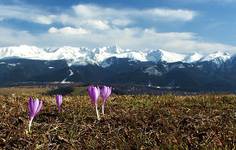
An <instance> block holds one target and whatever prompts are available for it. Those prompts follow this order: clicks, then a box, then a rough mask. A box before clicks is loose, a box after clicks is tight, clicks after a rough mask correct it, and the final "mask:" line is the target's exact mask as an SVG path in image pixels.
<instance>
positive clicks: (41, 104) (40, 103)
mask: <svg viewBox="0 0 236 150" xmlns="http://www.w3.org/2000/svg"><path fill="white" fill-rule="evenodd" d="M42 106H43V101H39V105H38V107H37V111H36V114H35V115H37V114H38V113H39V111H40V110H41V108H42Z"/></svg>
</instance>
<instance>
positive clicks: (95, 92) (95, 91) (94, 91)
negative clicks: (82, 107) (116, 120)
mask: <svg viewBox="0 0 236 150" xmlns="http://www.w3.org/2000/svg"><path fill="white" fill-rule="evenodd" d="M88 95H89V97H90V98H91V102H92V104H93V105H95V108H96V114H97V119H98V120H100V115H99V112H98V98H99V95H100V89H99V87H95V86H89V87H88Z"/></svg>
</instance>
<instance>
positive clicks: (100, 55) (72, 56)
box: [0, 45, 231, 66]
mask: <svg viewBox="0 0 236 150" xmlns="http://www.w3.org/2000/svg"><path fill="white" fill-rule="evenodd" d="M112 57H116V58H128V59H131V60H134V61H141V62H147V61H151V62H162V61H163V62H167V63H173V62H185V63H193V62H198V61H200V62H204V61H213V62H215V63H219V62H220V63H221V62H225V61H227V60H228V59H230V58H231V56H230V54H229V53H226V52H223V51H218V52H215V53H212V54H208V55H202V54H199V53H193V54H189V55H187V54H178V53H174V52H169V51H165V50H162V49H156V50H146V51H135V50H130V49H122V48H120V47H118V46H109V47H101V48H94V49H89V48H84V47H70V46H64V47H60V48H54V49H52V48H38V47H35V46H27V45H21V46H18V47H16V46H15V47H2V48H0V59H2V58H24V59H36V60H62V59H63V60H66V61H67V63H68V65H69V66H71V65H87V64H97V65H101V64H103V65H104V64H106V63H104V61H105V60H106V59H108V58H112ZM105 66H107V65H105Z"/></svg>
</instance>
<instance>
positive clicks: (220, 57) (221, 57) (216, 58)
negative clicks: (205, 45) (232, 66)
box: [200, 51, 231, 63]
mask: <svg viewBox="0 0 236 150" xmlns="http://www.w3.org/2000/svg"><path fill="white" fill-rule="evenodd" d="M230 58H231V55H230V54H229V53H227V52H222V51H217V52H215V53H212V54H209V55H206V56H205V57H203V58H202V59H200V61H213V62H215V63H221V62H225V61H227V60H229V59H230Z"/></svg>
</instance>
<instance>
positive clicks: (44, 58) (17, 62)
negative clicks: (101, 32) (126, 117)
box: [0, 45, 236, 90]
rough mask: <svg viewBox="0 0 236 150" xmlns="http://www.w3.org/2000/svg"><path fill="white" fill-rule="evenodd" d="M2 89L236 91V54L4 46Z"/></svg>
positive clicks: (1, 53) (0, 61)
mask: <svg viewBox="0 0 236 150" xmlns="http://www.w3.org/2000/svg"><path fill="white" fill-rule="evenodd" d="M0 70H1V71H0V86H1V85H7V86H8V85H15V84H17V85H21V84H24V83H27V84H32V83H33V84H34V83H36V84H38V83H39V84H41V83H46V84H47V83H49V82H50V83H52V82H53V83H64V84H69V83H73V82H79V83H86V84H91V83H94V84H97V83H99V84H100V83H102V84H137V85H138V84H140V85H149V84H151V85H156V86H158V87H179V88H182V89H189V90H192V89H196V90H209V89H210V90H212V89H214V88H215V89H216V90H219V89H222V90H231V89H233V90H234V87H236V77H235V74H236V55H234V56H231V55H230V54H228V53H226V52H223V51H218V52H215V53H212V54H200V53H192V54H179V53H173V52H168V51H165V50H162V49H156V50H140V51H135V50H130V49H122V48H120V47H118V46H109V47H101V48H94V49H90V48H85V47H70V46H64V47H60V48H38V47H35V46H27V45H21V46H18V47H2V48H0Z"/></svg>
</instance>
